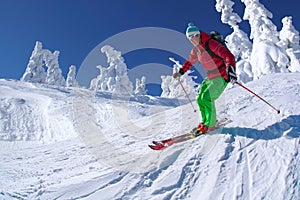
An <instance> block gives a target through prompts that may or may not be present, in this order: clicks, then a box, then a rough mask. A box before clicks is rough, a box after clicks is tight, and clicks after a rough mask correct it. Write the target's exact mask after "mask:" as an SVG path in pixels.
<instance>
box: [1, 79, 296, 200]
mask: <svg viewBox="0 0 300 200" xmlns="http://www.w3.org/2000/svg"><path fill="white" fill-rule="evenodd" d="M282 76H283V75H282V74H279V75H278V74H274V75H270V76H269V77H265V78H262V79H260V80H257V82H256V83H250V84H248V85H247V86H248V87H249V88H251V89H253V90H254V91H255V92H257V93H258V94H261V96H263V97H264V98H266V99H267V100H268V101H270V102H271V103H272V104H274V105H275V106H276V107H279V108H280V109H281V114H280V115H277V114H276V113H273V110H271V109H269V108H268V107H266V105H264V104H263V103H262V102H261V101H259V100H257V99H256V98H254V97H253V96H251V95H249V94H248V93H247V92H245V91H243V90H242V89H241V88H237V87H234V88H231V89H228V91H227V92H226V93H225V94H227V96H226V97H224V99H226V101H224V102H223V100H220V102H219V104H223V103H224V105H223V106H221V107H220V108H218V109H219V112H220V115H221V116H228V117H229V118H230V119H232V120H233V122H232V123H231V124H229V125H228V126H227V127H225V128H223V129H222V130H220V131H219V132H218V133H215V134H211V135H204V136H201V137H199V138H197V139H194V140H191V141H187V142H185V143H182V144H178V145H174V146H172V147H170V148H168V149H166V150H164V151H162V152H155V151H152V150H150V149H149V148H148V147H147V144H148V143H151V141H152V140H154V139H163V138H167V137H171V136H175V135H177V134H179V133H182V132H186V131H189V130H190V129H191V128H192V127H193V126H195V124H196V123H198V121H199V118H198V113H192V111H191V108H190V105H189V104H187V105H184V104H183V103H182V102H179V101H177V100H168V99H163V98H161V99H159V98H152V97H147V98H146V100H147V103H145V102H143V103H141V102H138V101H136V100H135V99H130V101H129V103H128V99H126V98H123V97H117V96H112V95H111V94H105V93H99V94H98V93H97V94H95V93H93V92H91V91H88V90H85V89H77V90H76V91H73V90H72V89H68V88H65V89H62V88H56V87H50V86H42V85H38V84H37V85H35V84H30V83H23V82H18V81H12V80H10V81H6V80H0V88H1V92H2V97H1V103H0V130H1V132H0V140H1V141H0V143H1V153H0V154H1V158H2V162H1V163H0V185H1V188H0V199H122V200H123V199H146V198H147V199H191V200H194V199H250V200H251V199H297V198H298V197H299V196H300V187H299V185H300V182H299V181H300V173H299V172H300V157H299V147H300V139H299V137H300V128H299V124H300V109H299V108H300V102H299V101H295V99H300V89H299V88H300V79H299V74H286V75H285V78H284V79H282ZM279 79H280V85H279V84H278V83H279V81H276V80H279ZM266 85H267V86H268V87H266ZM269 85H274V88H276V90H274V88H273V87H269ZM221 99H223V97H221ZM144 100H145V98H144ZM221 101H222V102H221ZM180 105H181V106H180ZM222 108H223V109H222ZM169 127H172V129H170V128H169Z"/></svg>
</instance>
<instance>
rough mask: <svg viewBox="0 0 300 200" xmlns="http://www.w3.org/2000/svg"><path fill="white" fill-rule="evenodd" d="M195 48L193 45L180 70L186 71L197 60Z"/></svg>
mask: <svg viewBox="0 0 300 200" xmlns="http://www.w3.org/2000/svg"><path fill="white" fill-rule="evenodd" d="M195 48H196V47H193V49H192V50H191V53H190V56H189V57H188V59H187V60H186V61H185V62H184V64H183V65H182V70H183V71H184V72H187V71H188V70H189V69H191V67H192V66H193V65H194V64H195V63H196V62H197V61H198V58H197V55H196V49H195Z"/></svg>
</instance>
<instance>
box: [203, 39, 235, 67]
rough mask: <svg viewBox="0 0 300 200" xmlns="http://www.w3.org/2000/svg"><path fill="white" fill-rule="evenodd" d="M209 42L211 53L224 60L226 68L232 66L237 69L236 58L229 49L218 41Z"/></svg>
mask: <svg viewBox="0 0 300 200" xmlns="http://www.w3.org/2000/svg"><path fill="white" fill-rule="evenodd" d="M208 42H209V43H208V45H209V47H210V49H211V51H212V52H213V53H214V54H216V55H218V56H220V57H221V58H223V59H224V61H225V65H226V67H228V66H229V65H231V66H233V67H234V68H235V57H234V55H233V54H232V53H231V52H230V51H229V49H228V48H227V47H225V46H224V45H222V44H221V43H220V42H218V41H216V40H209V41H208Z"/></svg>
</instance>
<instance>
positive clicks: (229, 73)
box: [226, 65, 237, 83]
mask: <svg viewBox="0 0 300 200" xmlns="http://www.w3.org/2000/svg"><path fill="white" fill-rule="evenodd" d="M226 73H227V76H228V80H227V82H231V83H235V82H236V81H237V76H236V73H235V68H234V67H233V66H231V65H229V66H228V67H227V69H226Z"/></svg>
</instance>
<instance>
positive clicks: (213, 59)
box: [182, 31, 235, 80]
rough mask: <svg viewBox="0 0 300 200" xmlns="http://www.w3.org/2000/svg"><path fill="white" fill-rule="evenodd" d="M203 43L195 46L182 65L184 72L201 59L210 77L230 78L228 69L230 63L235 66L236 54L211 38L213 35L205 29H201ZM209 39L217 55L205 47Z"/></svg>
mask: <svg viewBox="0 0 300 200" xmlns="http://www.w3.org/2000/svg"><path fill="white" fill-rule="evenodd" d="M200 33H201V34H200V37H201V43H200V44H199V45H197V46H194V47H193V49H192V51H191V53H190V56H189V58H188V59H187V60H186V61H185V63H184V64H183V66H182V70H183V71H184V72H186V71H188V70H189V69H190V68H191V67H192V66H193V65H194V64H195V63H196V62H197V61H199V62H200V63H201V65H202V67H203V69H204V70H205V71H206V75H207V78H208V79H210V80H211V79H214V78H217V77H224V79H225V80H228V76H227V73H226V69H227V67H228V66H229V65H232V66H233V67H234V68H235V58H234V55H233V54H232V53H231V52H230V51H229V50H228V49H227V47H225V46H224V45H223V44H221V43H220V42H218V41H217V40H214V39H210V38H211V36H210V35H209V34H207V33H205V32H203V31H200ZM209 39H210V40H209ZM207 41H208V46H209V48H210V49H211V51H212V52H213V53H214V54H215V55H216V56H211V55H210V54H209V53H208V52H207V51H206V50H205V49H206V47H205V43H206V42H207Z"/></svg>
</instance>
